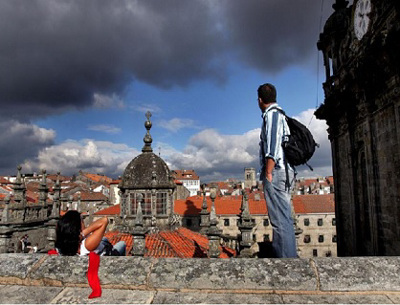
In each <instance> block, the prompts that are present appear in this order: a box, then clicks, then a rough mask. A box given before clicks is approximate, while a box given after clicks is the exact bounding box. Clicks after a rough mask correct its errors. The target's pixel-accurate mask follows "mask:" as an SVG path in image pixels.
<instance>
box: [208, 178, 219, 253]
mask: <svg viewBox="0 0 400 305" xmlns="http://www.w3.org/2000/svg"><path fill="white" fill-rule="evenodd" d="M216 197H217V196H216V187H215V186H212V187H211V190H210V198H211V212H210V223H209V229H208V231H207V237H208V245H209V246H208V256H209V257H210V258H218V257H219V255H220V249H219V244H220V238H221V230H220V229H218V227H217V225H218V220H217V215H216V212H215V198H216Z"/></svg>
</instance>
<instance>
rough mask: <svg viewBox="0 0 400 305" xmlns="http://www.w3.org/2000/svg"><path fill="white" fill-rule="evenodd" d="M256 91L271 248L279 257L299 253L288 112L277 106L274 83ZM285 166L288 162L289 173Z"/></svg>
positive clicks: (261, 162)
mask: <svg viewBox="0 0 400 305" xmlns="http://www.w3.org/2000/svg"><path fill="white" fill-rule="evenodd" d="M257 92H258V106H259V107H260V109H261V112H262V118H263V123H262V125H261V133H260V165H261V173H260V180H261V181H262V182H263V186H264V196H265V201H266V203H267V207H268V216H269V219H270V222H271V224H272V232H273V237H272V249H273V251H274V254H275V256H276V257H297V253H296V239H295V235H294V228H293V219H292V215H291V200H290V192H291V187H292V183H293V180H294V170H293V168H292V167H291V166H290V165H289V164H285V163H286V162H285V155H284V152H283V148H282V143H283V142H285V141H287V140H288V137H289V135H290V130H289V127H288V125H287V123H286V119H285V116H284V115H283V114H282V113H281V112H280V111H279V110H278V109H281V108H280V107H279V106H278V104H277V103H276V89H275V87H274V86H273V85H271V84H268V83H267V84H264V85H261V86H260V87H259V88H258V90H257ZM285 166H288V171H287V172H288V175H287V174H286V170H285Z"/></svg>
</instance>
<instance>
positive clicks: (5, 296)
mask: <svg viewBox="0 0 400 305" xmlns="http://www.w3.org/2000/svg"><path fill="white" fill-rule="evenodd" d="M61 291H62V288H59V287H36V286H19V285H15V286H14V285H2V286H0V304H46V303H50V302H51V300H53V299H54V298H55V297H56V296H57V295H58V294H59V293H60V292H61Z"/></svg>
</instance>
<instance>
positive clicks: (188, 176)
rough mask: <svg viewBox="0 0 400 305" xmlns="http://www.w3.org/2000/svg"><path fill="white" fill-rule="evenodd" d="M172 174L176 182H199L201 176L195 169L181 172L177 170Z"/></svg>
mask: <svg viewBox="0 0 400 305" xmlns="http://www.w3.org/2000/svg"><path fill="white" fill-rule="evenodd" d="M172 174H173V176H174V178H175V179H176V180H199V179H200V178H199V176H198V175H197V174H196V172H195V171H194V170H193V169H188V170H180V169H176V170H173V171H172Z"/></svg>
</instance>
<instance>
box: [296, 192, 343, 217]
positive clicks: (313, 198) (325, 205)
mask: <svg viewBox="0 0 400 305" xmlns="http://www.w3.org/2000/svg"><path fill="white" fill-rule="evenodd" d="M293 206H294V209H295V211H296V213H297V214H308V213H311V214H312V213H334V212H335V197H334V194H324V195H296V196H294V197H293Z"/></svg>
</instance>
